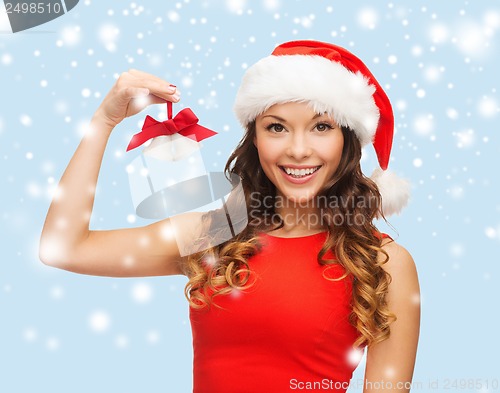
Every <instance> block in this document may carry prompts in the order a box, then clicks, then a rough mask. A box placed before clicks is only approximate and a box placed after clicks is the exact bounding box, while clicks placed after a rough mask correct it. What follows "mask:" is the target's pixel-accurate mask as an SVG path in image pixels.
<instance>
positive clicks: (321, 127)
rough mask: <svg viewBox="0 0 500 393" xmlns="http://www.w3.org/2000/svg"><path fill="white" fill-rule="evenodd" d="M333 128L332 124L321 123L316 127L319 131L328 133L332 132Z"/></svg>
mask: <svg viewBox="0 0 500 393" xmlns="http://www.w3.org/2000/svg"><path fill="white" fill-rule="evenodd" d="M332 128H333V127H332V126H331V125H330V124H326V123H319V124H317V125H316V129H317V130H318V131H322V132H324V131H328V130H331V129H332Z"/></svg>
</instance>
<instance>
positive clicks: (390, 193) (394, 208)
mask: <svg viewBox="0 0 500 393" xmlns="http://www.w3.org/2000/svg"><path fill="white" fill-rule="evenodd" d="M370 179H372V180H373V181H374V182H375V183H376V184H377V186H378V190H379V192H380V195H381V196H382V212H383V213H384V216H386V217H388V216H391V215H393V214H399V213H400V212H401V210H402V209H403V208H404V207H405V206H406V204H407V203H408V200H409V199H410V188H411V187H410V182H409V181H408V180H406V179H402V178H400V177H398V176H397V175H396V174H395V173H393V172H391V171H389V170H385V171H383V170H382V169H381V168H376V169H375V170H374V171H373V173H372V175H371V176H370Z"/></svg>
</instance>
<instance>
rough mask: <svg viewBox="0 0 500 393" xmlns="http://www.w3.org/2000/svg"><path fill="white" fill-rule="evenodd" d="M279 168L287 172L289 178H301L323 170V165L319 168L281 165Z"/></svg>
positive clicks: (318, 166)
mask: <svg viewBox="0 0 500 393" xmlns="http://www.w3.org/2000/svg"><path fill="white" fill-rule="evenodd" d="M279 168H280V169H281V170H282V171H283V172H285V173H286V174H287V175H288V176H292V177H295V178H301V177H305V176H309V175H312V174H313V173H315V172H316V171H317V170H318V169H319V168H321V165H317V166H307V167H306V166H300V167H299V166H281V165H279Z"/></svg>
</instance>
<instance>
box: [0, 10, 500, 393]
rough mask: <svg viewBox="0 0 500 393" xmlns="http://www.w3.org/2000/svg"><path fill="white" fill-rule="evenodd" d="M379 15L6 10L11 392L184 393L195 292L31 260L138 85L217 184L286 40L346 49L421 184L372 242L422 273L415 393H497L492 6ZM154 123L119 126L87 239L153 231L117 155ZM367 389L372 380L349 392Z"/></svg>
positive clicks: (6, 334)
mask: <svg viewBox="0 0 500 393" xmlns="http://www.w3.org/2000/svg"><path fill="white" fill-rule="evenodd" d="M373 4H374V3H373V2H372V3H370V2H341V1H287V2H285V1H284V0H272V1H271V0H269V1H253V2H250V1H243V0H239V1H189V0H184V1H179V2H173V1H164V2H152V1H150V2H141V1H136V2H132V3H128V2H127V3H126V4H125V3H124V4H123V5H120V6H118V5H116V3H111V2H98V1H90V0H88V1H80V3H79V4H78V6H77V7H75V8H74V9H73V10H72V11H71V12H69V13H68V14H66V15H64V16H62V17H59V18H58V19H56V20H54V21H52V22H49V23H47V24H45V25H42V26H39V27H37V28H34V29H32V30H28V31H26V32H22V33H17V34H12V33H11V32H9V29H10V27H9V25H8V20H7V17H6V14H5V9H4V8H0V30H1V31H2V32H1V33H0V190H1V192H0V201H1V205H0V245H1V251H2V252H1V257H0V260H1V262H0V391H1V392H8V393H18V392H19V393H21V392H22V393H25V392H34V391H44V392H52V393H59V392H61V393H62V392H73V393H78V392H95V393H97V392H188V391H190V390H191V386H192V380H191V379H192V348H191V335H190V334H191V333H190V327H189V319H188V306H187V301H186V300H185V298H184V295H183V288H184V285H185V283H186V281H187V280H186V278H185V277H180V276H176V277H155V278H137V279H131V278H126V279H124V278H106V277H91V276H84V275H77V274H73V273H69V272H65V271H62V270H57V269H54V268H49V267H46V266H45V265H43V264H42V263H41V262H40V261H39V260H38V256H37V247H38V239H39V235H40V231H41V228H42V225H43V220H44V217H45V214H46V211H47V208H48V206H49V203H50V199H51V192H52V190H53V189H54V187H55V185H56V184H57V182H58V180H59V178H60V176H61V175H62V173H63V171H64V169H65V167H66V165H67V163H68V161H69V159H70V158H71V156H72V154H73V152H74V151H75V149H76V147H77V145H78V143H79V141H80V138H81V136H82V130H83V129H84V126H85V124H86V122H88V120H89V119H90V118H91V116H92V114H93V113H94V111H95V109H96V108H97V107H98V105H99V103H100V102H101V100H102V98H103V97H104V96H105V94H106V93H107V91H108V90H109V88H110V87H111V86H112V85H113V83H114V81H115V78H116V77H117V76H118V75H119V74H120V73H121V72H123V71H126V70H127V69H129V68H137V69H140V70H144V71H146V72H150V73H152V74H155V75H157V76H159V77H162V78H164V79H166V80H168V81H170V82H172V83H174V84H176V85H177V86H179V89H180V90H181V91H182V101H181V104H179V105H176V106H174V110H179V109H180V108H181V107H182V106H189V107H191V108H192V109H193V110H194V111H195V113H196V114H197V115H198V117H199V118H200V119H201V121H200V123H201V124H203V125H204V126H206V127H209V128H211V129H214V130H216V131H218V132H219V135H217V136H216V137H213V138H210V139H207V140H206V141H204V148H203V154H204V157H205V158H206V161H205V162H206V163H207V169H211V170H221V169H222V168H223V166H224V164H225V162H226V159H227V157H228V156H229V154H230V152H231V151H232V149H233V148H234V146H235V145H236V143H237V142H238V140H239V138H240V137H241V135H242V131H241V129H240V127H239V126H238V124H237V121H236V119H235V117H234V115H233V113H232V103H233V100H234V96H235V93H236V89H237V87H238V85H239V82H240V80H241V77H242V75H243V73H244V69H245V67H246V66H248V65H251V64H253V63H254V62H255V61H257V60H258V59H260V58H262V57H264V56H266V55H268V54H270V52H271V51H272V49H273V48H274V46H275V45H276V44H279V43H281V42H284V41H288V40H293V39H317V40H323V41H330V42H333V43H336V44H339V45H342V46H345V47H347V48H349V49H350V50H352V51H353V52H354V53H356V54H357V55H358V56H359V57H361V58H362V59H363V60H364V61H365V62H366V64H367V65H368V66H369V67H370V69H371V70H372V72H373V73H374V74H375V75H376V76H377V79H378V80H379V81H380V82H381V83H382V85H384V86H385V87H386V89H387V93H388V95H389V96H390V98H391V100H392V102H393V105H394V110H395V118H396V126H397V132H396V135H395V138H394V147H393V153H392V157H391V163H390V167H391V168H392V169H393V170H394V171H396V172H397V173H398V174H399V175H401V176H404V177H407V178H409V179H411V182H412V185H413V187H412V188H413V189H412V199H411V202H410V204H409V206H408V207H407V208H406V210H405V211H404V212H403V214H402V215H401V216H396V217H392V218H390V219H389V221H390V223H391V225H392V226H393V227H394V228H395V230H396V232H395V231H394V230H393V229H391V228H390V227H389V226H387V225H386V224H385V223H381V225H380V229H381V230H383V231H385V232H387V233H389V234H390V235H391V236H393V237H396V238H397V241H398V242H399V243H400V244H402V245H403V246H405V247H406V248H407V249H408V250H409V251H410V252H411V253H412V255H413V257H414V259H415V261H416V264H417V267H418V272H419V278H420V285H421V292H422V325H421V337H420V344H419V349H418V355H417V363H416V368H415V374H414V378H413V380H414V383H415V384H419V385H418V386H417V385H415V387H414V389H413V391H443V390H447V391H461V392H476V391H481V392H487V391H495V390H493V389H491V384H492V383H494V379H495V378H497V383H498V379H500V372H499V371H498V370H499V368H498V358H497V357H498V353H499V350H500V344H499V341H498V339H497V334H498V333H497V330H498V326H499V323H500V317H499V315H498V313H499V308H498V304H499V300H500V289H499V288H500V267H499V266H500V257H499V246H500V202H499V199H498V192H499V191H500V190H499V186H498V180H497V179H498V173H497V171H498V167H499V164H500V159H499V155H500V140H499V139H500V137H499V121H498V119H499V116H498V112H499V109H498V102H499V101H498V91H497V90H498V82H499V78H498V67H499V42H498V41H499V37H498V34H499V32H498V28H499V27H500V5H499V3H498V2H494V1H470V2H469V1H465V2H464V1H453V2H451V1H448V2H417V1H414V2H410V1H398V2H394V3H391V2H377V3H376V5H373ZM2 7H3V5H2ZM146 113H149V114H151V115H152V116H154V117H156V118H158V116H159V115H161V114H164V113H165V108H164V107H163V106H154V107H150V108H148V110H146V111H145V112H143V113H141V114H139V115H137V116H135V117H133V118H131V119H127V120H126V121H124V122H123V123H122V124H120V125H119V126H118V127H117V128H116V129H115V131H114V133H113V135H112V137H111V139H110V141H109V145H108V148H107V151H106V154H105V157H104V161H103V165H102V171H101V174H100V178H99V183H98V190H97V197H96V202H95V208H94V212H93V216H92V228H93V229H111V228H120V227H130V226H138V225H144V224H147V223H149V221H146V220H142V219H139V218H135V217H134V209H133V206H132V202H131V197H130V191H129V188H128V179H127V173H126V171H125V168H126V166H127V165H128V163H129V162H130V161H132V159H133V158H134V157H136V154H137V153H134V152H131V153H125V148H126V145H127V143H128V141H129V139H130V137H131V136H132V135H133V134H134V133H136V132H137V131H138V130H139V127H140V125H141V124H142V121H143V119H144V116H145V114H146ZM375 166H376V162H375V155H374V152H373V149H372V147H371V146H369V147H368V148H367V149H366V151H365V154H364V160H363V168H364V169H365V171H366V173H367V174H370V173H371V171H372V170H373V168H375ZM99 318H100V319H99ZM99 321H102V322H103V323H101V324H100V325H99V323H98V322H99ZM99 326H100V327H101V328H99ZM235 369H237V363H235ZM363 371H364V362H362V363H361V364H360V366H359V367H358V369H357V370H356V373H355V375H354V377H353V381H354V382H356V381H359V380H360V379H361V378H362V377H363ZM224 372H234V370H221V377H223V375H224ZM476 379H479V382H481V384H482V386H483V388H482V389H479V388H480V387H481V386H480V385H475V386H466V387H464V388H460V383H463V382H461V381H460V380H465V381H467V382H466V383H470V382H469V381H470V380H473V383H476ZM430 381H432V382H433V384H431V385H429V382H430ZM454 381H456V382H457V383H458V386H457V387H456V388H453V385H452V383H453V382H454ZM486 383H489V385H490V389H489V390H488V389H485V388H484V386H485V385H486ZM436 384H437V385H436ZM447 384H448V385H447ZM436 386H437V387H438V388H437V389H434V387H436ZM446 387H448V388H449V389H446ZM497 390H500V388H498V389H497ZM350 391H361V389H360V388H354V387H352V388H351V390H350Z"/></svg>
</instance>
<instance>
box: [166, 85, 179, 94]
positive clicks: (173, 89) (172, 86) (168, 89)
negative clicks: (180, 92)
mask: <svg viewBox="0 0 500 393" xmlns="http://www.w3.org/2000/svg"><path fill="white" fill-rule="evenodd" d="M175 90H177V89H176V86H174V85H170V86H169V87H168V88H167V92H168V93H170V94H172V93H175Z"/></svg>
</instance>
